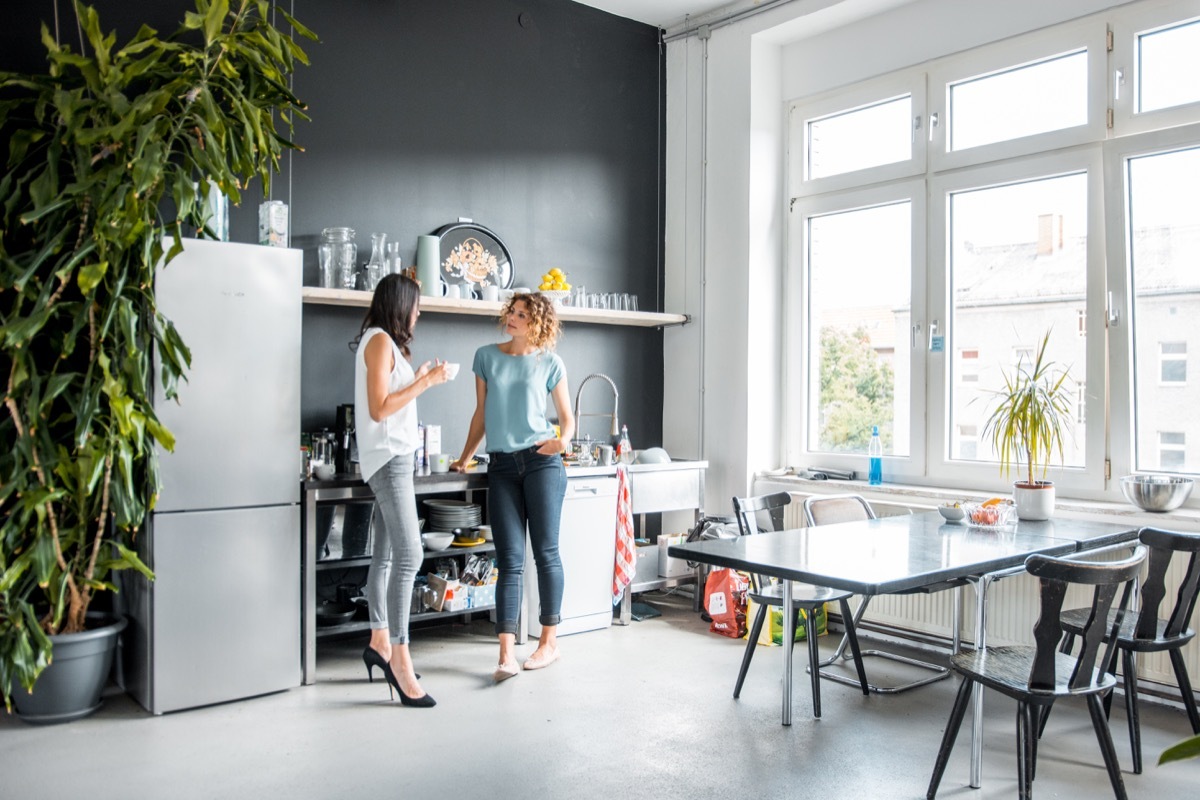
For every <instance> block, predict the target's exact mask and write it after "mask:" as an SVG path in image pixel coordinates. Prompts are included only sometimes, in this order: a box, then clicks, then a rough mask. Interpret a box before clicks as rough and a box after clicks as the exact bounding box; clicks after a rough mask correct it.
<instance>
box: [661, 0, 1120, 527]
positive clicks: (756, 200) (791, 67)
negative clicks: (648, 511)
mask: <svg viewBox="0 0 1200 800" xmlns="http://www.w3.org/2000/svg"><path fill="white" fill-rule="evenodd" d="M897 2H901V3H903V4H902V5H899V6H898V7H896V4H897ZM1117 5H1123V3H1116V2H1112V0H1054V2H1046V0H1006V1H1005V2H1003V3H996V2H993V0H914V1H913V2H904V0H886V2H885V1H884V0H795V2H792V3H789V4H785V5H783V6H780V7H777V8H774V9H772V10H770V11H768V12H765V13H763V14H759V15H757V16H754V17H750V18H748V19H746V20H743V21H741V22H738V23H736V24H733V25H729V26H726V27H723V28H717V29H716V30H714V31H712V35H711V39H709V40H708V44H707V58H705V53H704V51H705V46H704V43H703V42H701V41H700V40H698V39H697V38H695V37H691V38H687V39H681V40H677V41H675V42H672V43H670V44H668V45H667V161H666V171H667V199H666V219H667V224H666V228H667V230H666V286H667V294H666V310H668V311H672V312H681V313H686V314H690V315H691V316H692V319H693V322H692V324H689V325H686V326H684V327H682V328H676V329H672V330H669V331H668V332H667V334H666V336H665V349H666V352H665V358H664V369H665V376H664V377H665V381H664V385H665V393H664V401H665V403H664V406H665V407H664V412H663V442H664V446H665V447H666V448H667V449H668V451H669V452H671V453H672V454H674V455H677V456H683V457H689V456H690V457H703V458H707V459H708V460H709V461H710V462H711V468H710V470H709V472H708V489H707V491H708V495H707V496H708V509H707V510H708V511H709V513H729V511H730V508H729V505H730V501H729V498H730V497H732V496H733V495H736V494H745V493H747V492H748V490H749V486H750V478H751V476H752V475H753V473H754V472H755V471H757V470H761V469H771V468H775V467H778V466H781V464H780V463H779V461H780V459H781V458H782V456H781V453H782V426H781V423H780V417H781V414H782V410H783V407H784V405H785V404H786V398H782V388H781V383H780V375H781V366H782V365H781V364H780V359H781V352H782V351H781V346H780V344H781V343H780V339H781V336H782V333H781V331H782V314H783V304H782V294H783V274H784V271H783V264H784V260H785V254H786V241H785V239H786V230H787V224H786V223H787V208H788V203H787V197H786V187H785V186H784V185H783V175H784V166H785V163H786V143H785V141H784V137H785V134H786V130H785V120H784V103H785V102H786V101H788V100H792V99H796V98H798V97H803V96H807V95H811V94H815V93H819V92H824V91H827V90H830V89H834V88H836V87H840V86H845V85H848V84H851V83H854V82H857V81H859V80H862V79H865V78H869V77H873V76H875V75H881V74H885V73H887V72H891V71H894V70H897V69H901V68H905V67H910V66H913V65H915V64H919V63H921V62H923V61H928V60H930V59H933V58H939V57H941V56H944V55H948V54H950V53H953V52H957V51H960V50H963V49H966V48H970V47H974V46H976V45H979V44H982V43H985V42H991V41H996V40H999V39H1003V38H1006V37H1009V36H1013V35H1016V34H1019V33H1024V32H1027V31H1031V30H1036V29H1037V28H1041V27H1046V26H1048V25H1052V24H1055V23H1058V22H1064V21H1066V20H1069V19H1074V18H1076V17H1079V16H1084V15H1087V14H1091V13H1095V12H1097V11H1102V10H1104V9H1106V8H1110V7H1113V6H1117ZM881 8H882V9H885V10H883V11H880V9H881ZM876 12H877V13H876ZM864 13H870V14H872V16H868V17H866V18H863V17H862V14H864ZM856 17H857V18H856Z"/></svg>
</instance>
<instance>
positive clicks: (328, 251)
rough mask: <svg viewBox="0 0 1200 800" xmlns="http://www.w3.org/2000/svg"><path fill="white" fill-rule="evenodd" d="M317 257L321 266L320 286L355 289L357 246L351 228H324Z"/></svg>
mask: <svg viewBox="0 0 1200 800" xmlns="http://www.w3.org/2000/svg"><path fill="white" fill-rule="evenodd" d="M317 256H318V259H319V261H320V264H321V285H322V286H325V287H330V288H338V289H354V288H355V283H356V281H357V280H358V273H357V270H356V266H357V260H358V245H357V244H355V243H354V229H353V228H325V229H324V230H323V231H321V244H320V247H319V248H318V249H317Z"/></svg>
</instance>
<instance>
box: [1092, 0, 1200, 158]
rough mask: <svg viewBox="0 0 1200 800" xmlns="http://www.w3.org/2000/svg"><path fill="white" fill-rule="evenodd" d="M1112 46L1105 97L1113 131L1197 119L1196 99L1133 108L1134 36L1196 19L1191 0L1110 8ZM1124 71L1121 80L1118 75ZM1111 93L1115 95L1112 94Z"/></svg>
mask: <svg viewBox="0 0 1200 800" xmlns="http://www.w3.org/2000/svg"><path fill="white" fill-rule="evenodd" d="M1111 19H1112V25H1111V27H1112V35H1113V49H1112V53H1111V55H1110V59H1109V60H1110V62H1111V64H1112V66H1111V67H1110V70H1109V75H1108V78H1107V79H1108V82H1109V87H1110V92H1109V97H1110V98H1111V100H1112V109H1113V131H1112V132H1113V135H1114V136H1116V137H1122V136H1130V135H1133V134H1137V133H1148V132H1152V131H1157V130H1162V129H1164V128H1170V127H1175V126H1178V125H1187V124H1191V123H1195V122H1200V101H1196V102H1194V103H1186V104H1184V105H1180V106H1171V107H1170V108H1160V109H1157V110H1155V111H1147V112H1144V113H1139V112H1137V111H1136V102H1135V101H1136V98H1137V92H1136V87H1137V85H1138V78H1139V76H1138V75H1137V61H1138V60H1137V37H1138V36H1139V35H1141V34H1143V33H1147V32H1150V31H1154V30H1157V29H1160V28H1172V27H1176V26H1179V25H1185V24H1187V23H1189V22H1195V21H1197V20H1200V10H1198V9H1197V7H1196V4H1195V2H1194V1H1193V0H1183V1H1182V2H1172V3H1157V4H1156V3H1150V4H1138V5H1135V6H1132V7H1130V8H1124V9H1119V10H1116V11H1114V12H1113V14H1112V15H1111ZM1118 73H1122V74H1123V75H1124V82H1123V84H1122V82H1121V81H1120V79H1119V78H1118ZM1114 95H1115V96H1114Z"/></svg>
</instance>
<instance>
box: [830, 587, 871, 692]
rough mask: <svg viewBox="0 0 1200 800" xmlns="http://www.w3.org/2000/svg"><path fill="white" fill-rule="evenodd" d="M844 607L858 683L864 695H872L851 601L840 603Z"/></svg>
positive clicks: (843, 617)
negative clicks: (852, 613) (851, 611)
mask: <svg viewBox="0 0 1200 800" xmlns="http://www.w3.org/2000/svg"><path fill="white" fill-rule="evenodd" d="M838 602H839V603H840V604H841V606H842V619H843V620H845V625H846V639H847V640H848V641H849V642H850V652H851V653H852V654H853V656H854V668H855V669H856V670H858V683H859V685H860V686H862V693H863V694H864V695H869V694H870V693H871V687H870V684H868V683H867V671H866V669H864V668H863V661H862V652H861V651H860V650H859V649H858V629H857V628H856V627H855V626H854V618H853V616H852V615H851V614H850V601H849V600H845V599H843V600H840V601H838Z"/></svg>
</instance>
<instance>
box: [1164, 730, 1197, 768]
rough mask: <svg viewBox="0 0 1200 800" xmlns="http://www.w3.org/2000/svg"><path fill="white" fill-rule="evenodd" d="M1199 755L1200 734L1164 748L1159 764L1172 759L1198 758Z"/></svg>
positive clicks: (1166, 762)
mask: <svg viewBox="0 0 1200 800" xmlns="http://www.w3.org/2000/svg"><path fill="white" fill-rule="evenodd" d="M1197 756H1200V735H1197V736H1193V737H1191V738H1190V739H1184V740H1183V741H1182V742H1177V743H1176V744H1173V745H1171V746H1170V747H1168V748H1167V749H1166V750H1163V752H1162V755H1161V756H1159V757H1158V764H1159V766H1162V765H1163V764H1169V763H1171V762H1172V761H1183V760H1184V759H1187V758H1196V757H1197Z"/></svg>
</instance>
